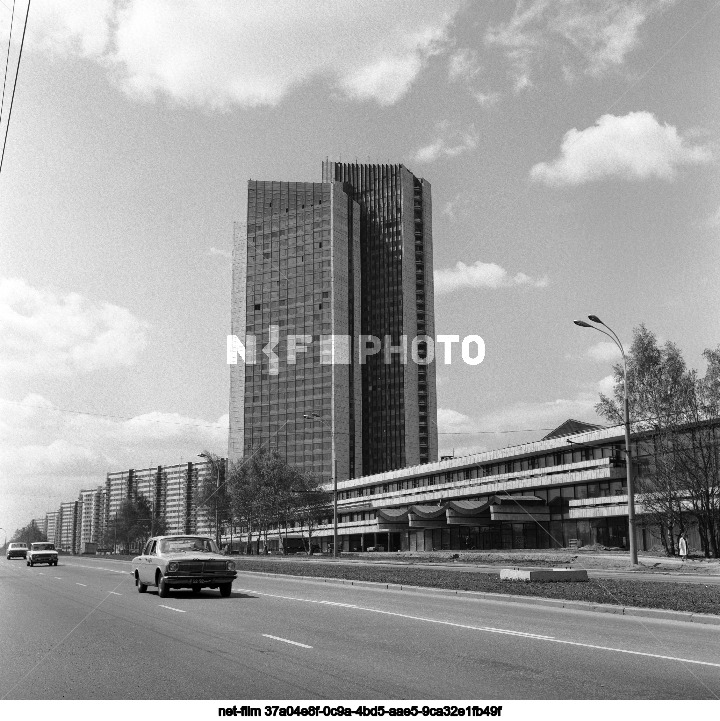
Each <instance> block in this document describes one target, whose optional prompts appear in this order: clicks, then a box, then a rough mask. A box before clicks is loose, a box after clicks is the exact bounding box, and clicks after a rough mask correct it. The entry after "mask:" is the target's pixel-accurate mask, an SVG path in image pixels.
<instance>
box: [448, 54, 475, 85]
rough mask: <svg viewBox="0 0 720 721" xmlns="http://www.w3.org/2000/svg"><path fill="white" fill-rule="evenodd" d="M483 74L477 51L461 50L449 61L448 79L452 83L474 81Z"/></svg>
mask: <svg viewBox="0 0 720 721" xmlns="http://www.w3.org/2000/svg"><path fill="white" fill-rule="evenodd" d="M481 72H482V65H481V64H480V60H479V59H478V54H477V51H475V50H471V49H470V48H461V49H460V50H457V51H455V52H454V53H453V54H452V55H451V56H450V58H449V59H448V78H449V79H450V81H451V82H457V81H458V80H466V81H467V80H472V79H473V78H475V77H477V76H478V75H479V74H480V73H481Z"/></svg>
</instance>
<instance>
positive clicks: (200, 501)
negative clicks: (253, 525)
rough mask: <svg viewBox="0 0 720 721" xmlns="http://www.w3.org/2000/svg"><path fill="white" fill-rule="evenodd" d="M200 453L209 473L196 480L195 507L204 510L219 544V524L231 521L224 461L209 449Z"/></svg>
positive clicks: (230, 502)
mask: <svg viewBox="0 0 720 721" xmlns="http://www.w3.org/2000/svg"><path fill="white" fill-rule="evenodd" d="M200 455H201V456H202V457H203V458H206V459H207V461H208V463H209V464H210V473H209V474H205V475H203V476H202V478H200V479H199V480H198V487H197V507H198V508H204V509H205V510H206V513H207V520H208V523H209V525H210V528H211V529H212V532H213V533H214V534H215V540H216V541H217V542H218V544H219V543H220V527H221V525H222V524H223V523H225V522H229V523H232V499H231V498H230V492H229V488H228V485H227V482H226V478H225V476H226V467H225V461H224V459H222V458H220V456H218V455H216V454H214V453H210V452H209V451H203V452H202V453H201V454H200Z"/></svg>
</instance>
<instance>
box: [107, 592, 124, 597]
mask: <svg viewBox="0 0 720 721" xmlns="http://www.w3.org/2000/svg"><path fill="white" fill-rule="evenodd" d="M108 593H112V595H113V596H122V593H118V592H117V591H108Z"/></svg>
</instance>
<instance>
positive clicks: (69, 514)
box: [57, 501, 80, 553]
mask: <svg viewBox="0 0 720 721" xmlns="http://www.w3.org/2000/svg"><path fill="white" fill-rule="evenodd" d="M79 509H80V504H79V503H78V502H77V501H65V502H64V503H61V504H60V512H59V526H60V533H59V536H60V541H59V543H58V544H57V548H58V550H59V551H65V553H79V552H80V540H79V536H80V513H79Z"/></svg>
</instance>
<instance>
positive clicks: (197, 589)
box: [191, 586, 202, 596]
mask: <svg viewBox="0 0 720 721" xmlns="http://www.w3.org/2000/svg"><path fill="white" fill-rule="evenodd" d="M191 590H192V592H193V594H194V595H196V596H197V595H198V593H200V591H202V586H192V589H191Z"/></svg>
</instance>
